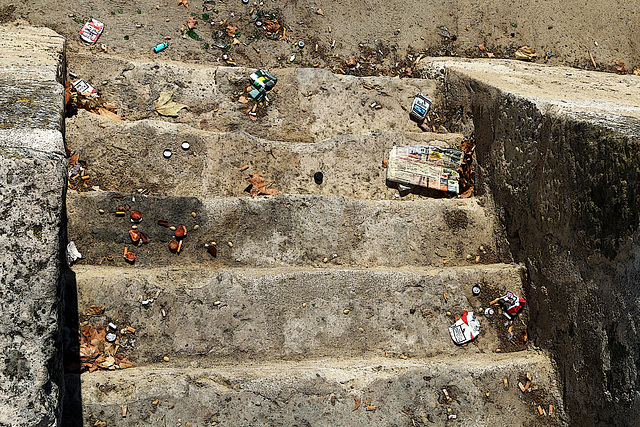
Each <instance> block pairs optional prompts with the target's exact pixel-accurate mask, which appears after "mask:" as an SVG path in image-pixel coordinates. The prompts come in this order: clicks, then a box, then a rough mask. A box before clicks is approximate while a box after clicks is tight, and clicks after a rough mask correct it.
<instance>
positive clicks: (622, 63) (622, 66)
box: [616, 60, 626, 73]
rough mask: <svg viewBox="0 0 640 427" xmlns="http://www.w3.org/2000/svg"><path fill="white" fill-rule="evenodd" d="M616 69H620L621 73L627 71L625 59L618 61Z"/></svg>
mask: <svg viewBox="0 0 640 427" xmlns="http://www.w3.org/2000/svg"><path fill="white" fill-rule="evenodd" d="M616 70H618V72H619V73H626V70H625V68H624V61H622V60H618V61H616Z"/></svg>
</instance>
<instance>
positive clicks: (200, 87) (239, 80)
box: [72, 57, 436, 142]
mask: <svg viewBox="0 0 640 427" xmlns="http://www.w3.org/2000/svg"><path fill="white" fill-rule="evenodd" d="M101 61H102V62H101V64H102V66H100V67H95V66H94V65H95V62H94V61H93V58H89V57H88V58H86V60H85V61H82V59H81V58H80V60H78V61H77V62H76V68H74V70H72V71H74V72H76V73H77V74H78V76H79V77H82V78H85V79H87V80H88V81H90V82H91V83H92V84H94V85H95V87H96V89H97V90H98V91H99V92H100V93H101V95H102V97H103V98H104V99H106V100H107V101H109V102H112V103H114V104H115V105H117V106H118V113H119V114H121V115H122V116H123V117H124V118H125V119H127V120H140V119H146V118H156V117H160V116H159V115H158V114H157V113H156V112H155V111H154V109H155V104H156V101H157V99H158V96H159V95H160V92H161V91H168V90H172V91H173V92H174V95H173V100H174V101H176V102H179V103H182V104H186V105H188V106H189V109H188V110H183V111H181V112H180V113H179V116H178V117H177V118H176V119H172V118H168V117H162V119H163V120H169V121H178V122H181V123H186V124H189V125H191V126H194V127H196V128H200V129H217V130H218V131H231V130H236V129H239V128H242V129H243V130H246V131H247V132H248V133H250V134H252V135H255V136H259V137H263V138H267V139H271V140H275V141H294V142H314V141H322V140H324V139H327V138H332V137H334V136H336V135H340V134H355V133H360V132H363V131H368V130H371V129H390V130H397V131H410V132H420V130H419V129H418V128H417V127H416V125H415V123H413V122H412V121H411V120H409V114H408V111H409V109H410V108H411V102H412V101H413V97H414V96H415V95H416V94H417V93H418V92H423V93H425V94H427V95H429V96H432V97H434V96H435V94H436V83H435V82H434V81H432V80H424V79H399V78H391V77H354V76H343V75H336V74H332V73H331V72H329V71H327V70H322V69H313V68H295V69H294V68H288V69H279V70H277V73H275V74H276V77H277V78H278V83H277V85H276V88H277V93H274V92H273V91H272V92H270V93H269V95H268V97H269V99H270V100H271V103H270V105H268V106H267V107H266V109H264V110H259V111H258V118H257V121H255V122H254V121H252V120H250V118H249V116H247V115H246V114H244V113H243V112H242V110H243V109H245V108H246V107H247V105H248V104H242V103H240V102H238V98H239V96H240V95H243V94H244V95H246V88H247V87H248V86H249V75H250V73H251V72H253V71H255V70H252V69H245V68H235V67H203V66H199V65H185V64H183V63H175V62H163V61H154V62H138V61H124V60H119V59H116V58H106V57H105V58H102V59H101ZM103 82H106V84H104V83H103ZM374 103H375V104H374ZM372 105H373V107H372ZM376 106H380V107H376ZM434 108H435V106H434Z"/></svg>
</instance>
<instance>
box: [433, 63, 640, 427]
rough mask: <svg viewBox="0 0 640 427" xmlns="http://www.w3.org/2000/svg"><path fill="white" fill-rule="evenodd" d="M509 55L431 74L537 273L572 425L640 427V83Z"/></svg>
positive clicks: (546, 333)
mask: <svg viewBox="0 0 640 427" xmlns="http://www.w3.org/2000/svg"><path fill="white" fill-rule="evenodd" d="M504 64H505V63H502V64H501V63H498V64H488V63H486V62H484V63H483V62H478V63H475V64H474V63H469V62H465V63H462V64H458V63H454V62H449V63H447V62H440V63H431V64H430V65H429V66H428V67H425V69H424V70H425V71H424V72H425V74H429V75H430V76H432V77H435V78H438V79H439V80H440V81H441V82H442V88H443V91H444V94H443V96H444V99H445V100H446V108H447V109H448V111H449V114H450V115H449V117H454V120H453V122H454V123H455V125H453V126H452V123H450V124H449V125H450V126H452V128H453V129H458V130H466V131H470V130H473V131H474V132H475V140H476V143H477V148H476V153H477V163H478V167H477V169H478V184H479V187H480V189H481V191H485V192H486V193H487V194H488V195H490V196H491V197H492V198H493V200H494V202H495V204H496V206H497V207H498V208H499V209H500V210H501V215H502V217H503V221H504V224H505V226H506V232H507V237H508V239H509V243H510V247H511V251H512V254H513V256H514V259H515V261H516V262H523V263H525V265H526V266H527V268H528V272H529V274H528V276H529V277H528V284H527V287H528V289H527V299H528V301H529V307H530V310H531V312H530V315H531V320H530V325H529V331H530V336H531V339H532V340H533V342H534V344H535V345H537V346H540V347H544V348H548V349H550V350H552V352H553V354H554V358H555V362H556V363H557V366H558V372H559V374H560V377H561V379H562V381H563V383H564V402H565V407H566V410H567V413H568V415H569V416H570V417H571V424H572V425H581V426H591V425H598V426H612V425H620V426H624V425H634V424H635V423H636V419H637V417H638V416H639V415H640V405H639V403H640V401H639V396H640V395H639V392H640V377H639V376H638V367H640V362H637V360H639V359H640V348H639V346H638V338H639V337H638V333H639V329H638V328H637V327H636V319H640V298H639V296H640V286H639V284H640V282H639V278H640V244H639V239H640V231H639V229H638V223H639V220H640V180H639V178H640V120H639V119H638V110H639V109H640V107H638V105H637V103H638V99H639V98H638V95H640V90H639V88H640V80H638V79H633V77H634V76H624V77H623V76H615V75H611V74H609V75H604V74H600V73H588V72H583V71H580V70H574V69H568V68H567V69H564V68H557V69H550V68H549V67H541V66H537V67H536V66H535V65H529V64H526V65H525V64H519V63H506V64H507V65H504ZM580 87H581V89H580ZM554 88H555V89H554ZM587 98H591V100H592V103H591V104H590V103H589V102H588V101H589V100H588V99H587Z"/></svg>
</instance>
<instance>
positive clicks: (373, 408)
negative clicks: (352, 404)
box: [367, 405, 376, 411]
mask: <svg viewBox="0 0 640 427" xmlns="http://www.w3.org/2000/svg"><path fill="white" fill-rule="evenodd" d="M375 410H376V407H375V406H373V405H367V411H375Z"/></svg>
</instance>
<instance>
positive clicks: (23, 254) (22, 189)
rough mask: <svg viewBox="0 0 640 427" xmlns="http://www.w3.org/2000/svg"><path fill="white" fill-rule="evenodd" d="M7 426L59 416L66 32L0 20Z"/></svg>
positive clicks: (3, 410) (3, 414)
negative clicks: (64, 36)
mask: <svg viewBox="0 0 640 427" xmlns="http://www.w3.org/2000/svg"><path fill="white" fill-rule="evenodd" d="M0 64H1V65H0V219H1V221H0V297H1V298H2V305H1V309H0V313H1V315H0V425H2V426H9V425H10V426H30V427H32V426H53V425H57V424H58V417H59V413H60V401H61V399H60V397H61V396H60V392H61V390H62V388H61V383H62V363H61V360H60V356H61V352H60V347H61V334H60V327H59V325H60V318H59V317H60V307H59V305H60V300H61V299H60V297H61V289H60V271H61V267H62V266H63V263H64V258H63V257H64V248H63V242H64V238H63V235H62V229H63V213H64V191H65V186H66V182H65V177H66V161H65V153H64V144H63V115H64V112H63V101H64V94H63V92H64V88H63V86H62V84H61V81H62V80H61V79H62V76H63V73H62V71H63V65H64V39H63V38H62V37H60V36H58V35H57V34H55V33H54V32H53V31H51V30H47V29H36V28H31V27H21V26H16V25H9V26H0Z"/></svg>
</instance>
